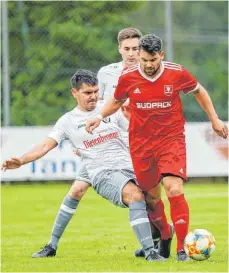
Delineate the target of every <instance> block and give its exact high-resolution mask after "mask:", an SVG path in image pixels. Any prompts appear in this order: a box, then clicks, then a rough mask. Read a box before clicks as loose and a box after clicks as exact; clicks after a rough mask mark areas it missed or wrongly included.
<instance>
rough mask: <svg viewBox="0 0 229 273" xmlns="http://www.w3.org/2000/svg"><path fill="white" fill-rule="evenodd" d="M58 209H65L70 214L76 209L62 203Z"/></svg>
mask: <svg viewBox="0 0 229 273" xmlns="http://www.w3.org/2000/svg"><path fill="white" fill-rule="evenodd" d="M60 209H61V210H63V211H66V212H68V213H71V214H74V213H75V211H76V209H71V208H69V207H67V206H66V205H64V204H61V206H60Z"/></svg>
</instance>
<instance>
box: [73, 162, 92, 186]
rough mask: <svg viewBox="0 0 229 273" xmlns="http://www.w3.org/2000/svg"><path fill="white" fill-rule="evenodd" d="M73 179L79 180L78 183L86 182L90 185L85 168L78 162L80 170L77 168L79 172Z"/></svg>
mask: <svg viewBox="0 0 229 273" xmlns="http://www.w3.org/2000/svg"><path fill="white" fill-rule="evenodd" d="M75 179H76V180H79V181H84V182H87V183H88V184H91V183H90V178H89V175H88V172H87V169H86V166H85V164H84V163H83V162H82V161H81V162H80V168H79V170H78V172H77V175H76V177H75Z"/></svg>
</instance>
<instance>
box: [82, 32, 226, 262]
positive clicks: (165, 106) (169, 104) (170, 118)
mask: <svg viewBox="0 0 229 273" xmlns="http://www.w3.org/2000/svg"><path fill="white" fill-rule="evenodd" d="M139 57H140V59H139V62H140V63H139V65H136V66H134V67H132V68H129V69H127V70H125V71H124V72H123V74H122V76H121V77H120V78H119V82H118V86H117V88H116V90H115V93H114V98H111V99H110V100H109V101H107V103H106V104H105V106H104V107H103V109H102V110H101V112H100V115H98V116H97V118H96V119H95V120H92V121H88V124H87V127H86V130H87V131H88V132H89V133H92V131H93V130H94V128H96V127H98V126H99V124H100V122H101V120H102V119H103V118H105V117H107V116H109V115H111V114H113V113H115V112H116V111H117V110H118V109H119V108H120V107H121V106H122V104H123V103H124V102H125V100H126V99H127V98H129V100H130V113H131V117H130V125H129V143H130V152H131V157H132V162H133V166H134V170H135V174H136V176H137V179H138V183H139V185H140V187H141V188H142V190H144V191H145V192H147V196H146V197H148V198H150V197H151V198H153V200H154V202H155V213H154V215H153V214H152V215H151V218H154V220H155V223H157V224H158V227H159V229H160V231H161V233H162V238H163V232H165V233H166V234H165V235H164V237H165V236H167V234H168V224H166V222H167V221H166V217H165V214H164V210H163V203H162V202H161V193H160V184H159V181H160V179H163V185H164V188H165V192H166V194H167V197H168V200H169V202H170V215H171V219H172V222H173V225H174V228H175V232H176V236H177V248H176V250H177V259H178V261H185V260H188V257H187V255H186V254H185V252H184V238H185V236H186V235H187V233H188V227H189V207H188V204H187V202H186V200H185V197H184V190H183V181H184V180H186V143H185V135H184V131H185V129H184V124H185V120H184V116H183V110H182V103H181V99H180V96H179V92H180V91H183V93H184V94H188V93H193V94H194V96H195V98H196V100H197V101H198V103H199V104H200V106H201V107H202V108H203V109H204V111H205V112H206V113H207V115H208V117H209V120H210V121H211V123H212V128H213V130H214V131H215V132H216V133H217V134H218V135H219V136H220V137H223V138H227V136H228V128H227V126H226V124H225V123H224V122H223V121H221V120H220V119H219V118H218V116H217V113H216V111H215V109H214V106H213V103H212V101H211V98H210V96H209V95H208V92H207V91H206V90H205V88H204V87H203V86H202V85H201V84H200V83H198V81H197V80H196V79H195V77H193V76H192V75H191V74H190V73H189V72H188V71H187V70H186V69H185V68H184V67H182V66H181V65H179V64H175V63H171V62H165V61H163V59H164V52H163V51H162V41H161V39H160V38H159V37H157V36H155V35H153V34H148V35H145V36H143V37H142V38H141V39H140V51H139ZM161 241H162V243H163V240H161ZM159 248H160V246H159Z"/></svg>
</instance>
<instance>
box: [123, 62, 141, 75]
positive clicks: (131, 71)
mask: <svg viewBox="0 0 229 273" xmlns="http://www.w3.org/2000/svg"><path fill="white" fill-rule="evenodd" d="M138 67H139V65H138V64H136V65H133V66H131V67H128V68H125V69H123V71H122V74H121V78H128V77H131V76H132V75H133V74H135V73H136V72H137V71H138Z"/></svg>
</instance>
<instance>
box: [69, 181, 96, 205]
mask: <svg viewBox="0 0 229 273" xmlns="http://www.w3.org/2000/svg"><path fill="white" fill-rule="evenodd" d="M90 186H91V184H90V183H89V182H85V181H82V180H77V179H76V180H75V181H74V182H73V184H72V186H71V188H70V190H69V192H68V194H69V195H70V196H71V197H72V198H75V199H77V200H80V199H81V198H82V197H83V196H84V194H85V193H86V191H87V189H88V188H89V187H90Z"/></svg>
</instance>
